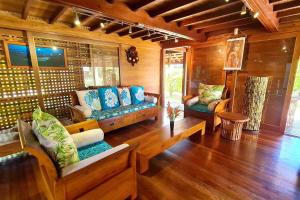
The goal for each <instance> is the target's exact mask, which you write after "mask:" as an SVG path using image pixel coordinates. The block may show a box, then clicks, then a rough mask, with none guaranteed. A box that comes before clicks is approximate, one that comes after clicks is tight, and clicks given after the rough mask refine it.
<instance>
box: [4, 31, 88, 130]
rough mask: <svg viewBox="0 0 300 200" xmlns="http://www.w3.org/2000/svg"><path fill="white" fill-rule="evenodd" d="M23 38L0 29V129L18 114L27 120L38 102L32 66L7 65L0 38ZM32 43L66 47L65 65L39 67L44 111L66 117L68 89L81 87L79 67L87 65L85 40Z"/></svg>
mask: <svg viewBox="0 0 300 200" xmlns="http://www.w3.org/2000/svg"><path fill="white" fill-rule="evenodd" d="M4 40H9V41H20V42H26V37H23V36H15V35H12V34H11V33H10V34H7V33H3V30H0V130H1V129H6V128H9V127H12V126H13V125H15V123H16V120H17V119H18V118H22V119H23V120H26V121H30V120H31V116H32V111H33V110H34V109H35V108H36V107H37V105H38V96H37V93H38V91H37V90H38V89H37V88H39V87H37V86H36V82H35V79H34V72H33V70H32V68H16V67H12V68H11V67H8V66H7V62H6V58H5V52H4V48H3V41H4ZM35 45H36V46H39V45H40V46H50V47H51V46H57V47H58V48H59V47H60V48H65V49H66V63H67V67H66V68H65V69H40V70H39V73H40V82H41V92H42V100H43V101H42V102H43V104H44V107H45V109H46V111H47V112H49V113H51V114H53V115H55V116H56V117H59V118H61V117H69V111H68V109H67V108H66V104H70V103H71V102H70V101H71V99H70V95H69V94H70V92H71V91H74V90H77V89H80V88H83V87H84V79H83V71H82V67H84V66H87V67H90V65H91V64H90V62H91V61H90V52H89V51H90V50H89V44H80V43H75V42H69V41H59V40H50V39H43V38H35Z"/></svg>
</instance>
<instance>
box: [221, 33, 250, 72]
mask: <svg viewBox="0 0 300 200" xmlns="http://www.w3.org/2000/svg"><path fill="white" fill-rule="evenodd" d="M245 41H246V37H240V38H232V39H228V40H227V46H226V57H225V62H224V63H225V64H224V70H241V69H242V64H243V58H244V50H245Z"/></svg>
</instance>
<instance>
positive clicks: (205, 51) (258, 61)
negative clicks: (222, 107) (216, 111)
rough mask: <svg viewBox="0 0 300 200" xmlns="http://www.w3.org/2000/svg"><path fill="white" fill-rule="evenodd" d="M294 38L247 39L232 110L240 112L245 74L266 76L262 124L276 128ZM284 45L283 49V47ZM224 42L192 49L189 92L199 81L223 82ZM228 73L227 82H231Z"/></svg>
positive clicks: (192, 91) (285, 86)
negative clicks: (267, 84) (266, 86)
mask: <svg viewBox="0 0 300 200" xmlns="http://www.w3.org/2000/svg"><path fill="white" fill-rule="evenodd" d="M294 43H295V38H286V39H274V40H265V41H264V40H262V41H250V43H249V45H248V47H247V48H246V51H245V52H246V55H245V58H246V60H245V62H244V67H243V70H242V71H240V72H238V78H237V87H236V93H235V105H234V111H236V112H242V110H243V98H244V90H245V81H246V79H247V77H248V76H250V75H252V76H269V77H270V81H269V87H268V93H267V97H266V101H265V109H264V116H263V120H262V124H263V125H264V126H265V127H268V128H270V127H273V128H276V127H277V129H278V130H279V127H280V125H281V124H280V122H281V115H282V112H283V105H284V99H285V95H286V90H287V85H288V81H289V80H288V77H289V73H290V67H291V63H292V57H293V52H294ZM284 47H285V48H286V50H284ZM224 53H225V45H219V46H209V47H204V48H194V56H193V72H192V74H193V76H192V80H191V82H192V84H191V94H195V93H197V87H198V84H199V82H203V83H208V84H222V83H224V71H222V69H223V63H224V59H223V58H224V56H225V55H224ZM231 79H232V76H231V75H229V76H228V81H227V85H228V86H230V85H231Z"/></svg>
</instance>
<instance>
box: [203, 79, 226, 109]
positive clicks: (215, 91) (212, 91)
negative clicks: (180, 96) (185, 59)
mask: <svg viewBox="0 0 300 200" xmlns="http://www.w3.org/2000/svg"><path fill="white" fill-rule="evenodd" d="M224 87H225V86H224V85H206V84H203V83H200V84H199V103H201V104H207V105H208V104H209V103H211V102H212V101H215V100H218V99H221V98H222V93H223V90H224Z"/></svg>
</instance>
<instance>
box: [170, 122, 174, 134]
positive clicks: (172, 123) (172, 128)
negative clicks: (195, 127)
mask: <svg viewBox="0 0 300 200" xmlns="http://www.w3.org/2000/svg"><path fill="white" fill-rule="evenodd" d="M170 130H171V132H173V131H174V121H170Z"/></svg>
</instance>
